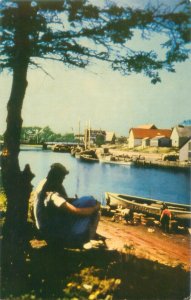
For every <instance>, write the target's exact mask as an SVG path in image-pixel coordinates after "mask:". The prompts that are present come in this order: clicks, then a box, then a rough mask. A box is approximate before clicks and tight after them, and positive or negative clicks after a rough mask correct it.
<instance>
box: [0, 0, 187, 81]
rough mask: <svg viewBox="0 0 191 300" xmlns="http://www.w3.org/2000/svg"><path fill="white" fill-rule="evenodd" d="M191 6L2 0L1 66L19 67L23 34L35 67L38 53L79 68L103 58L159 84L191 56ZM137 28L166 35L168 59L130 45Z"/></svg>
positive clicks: (147, 35)
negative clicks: (190, 46) (135, 6)
mask: <svg viewBox="0 0 191 300" xmlns="http://www.w3.org/2000/svg"><path fill="white" fill-rule="evenodd" d="M189 5H190V4H189V1H181V2H180V3H179V4H178V5H177V6H176V7H175V8H173V9H170V8H165V7H163V6H161V7H160V6H158V7H152V6H151V5H150V6H149V5H148V6H147V8H145V9H132V8H130V7H118V6H117V5H116V4H110V5H108V6H105V7H103V8H99V7H98V6H96V5H92V4H90V3H88V1H83V0H74V1H69V0H68V1H64V0H58V1H50V0H48V1H41V0H36V1H32V0H29V1H20V0H15V1H9V2H7V1H6V0H2V1H1V3H0V8H1V26H2V36H1V47H0V54H1V59H0V61H1V68H2V69H4V68H9V69H13V68H14V65H15V63H16V56H17V47H18V45H19V43H18V38H20V37H25V38H26V41H27V46H28V48H27V49H28V54H27V55H28V58H29V61H30V65H31V66H36V67H40V65H39V64H38V63H37V62H36V61H35V58H36V57H38V58H42V59H52V60H57V61H61V62H63V63H64V64H66V65H69V66H72V65H73V66H77V67H85V66H86V65H87V64H88V63H89V61H90V60H91V59H98V60H104V61H107V62H108V63H110V64H111V67H112V68H113V70H118V71H120V72H121V73H122V74H124V75H128V74H131V73H143V74H144V75H146V76H148V77H149V78H151V82H152V83H154V84H155V83H156V82H159V81H160V80H161V79H160V76H159V73H158V71H159V70H161V69H166V70H167V71H170V72H174V62H182V61H185V60H186V59H187V58H188V54H189V50H188V48H187V44H188V43H189V41H190V28H189V15H190V7H189ZM23 24H24V26H23ZM135 30H139V31H140V32H141V33H142V37H143V38H146V39H150V38H151V37H152V35H151V33H157V34H163V35H166V41H165V42H164V43H163V45H161V47H162V48H163V49H164V51H166V56H165V57H164V59H163V60H162V59H160V57H159V55H158V50H159V49H153V51H143V50H142V49H140V50H135V49H130V48H129V46H128V41H129V40H131V39H133V37H134V34H135ZM87 40H88V41H89V42H87ZM20 42H21V43H22V40H21V41H20ZM25 46H26V45H25Z"/></svg>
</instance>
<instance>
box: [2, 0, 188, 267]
mask: <svg viewBox="0 0 191 300" xmlns="http://www.w3.org/2000/svg"><path fill="white" fill-rule="evenodd" d="M0 8H1V26H2V34H1V45H0V54H1V58H0V60H1V69H5V68H8V69H9V70H10V71H11V72H12V74H13V82H12V89H11V94H10V98H9V101H8V105H7V111H8V113H7V128H6V131H5V134H4V148H3V151H2V155H1V166H2V179H3V186H4V189H5V193H6V196H7V212H6V220H5V224H4V231H3V243H4V244H5V245H8V246H7V247H6V246H5V249H6V251H5V250H4V252H3V253H4V256H3V260H4V261H7V266H12V267H14V266H15V269H14V270H17V271H18V269H19V268H20V267H18V265H20V262H21V260H22V258H23V256H22V255H21V253H23V251H22V249H23V244H24V243H23V241H25V240H26V236H25V232H26V225H27V209H28V199H29V196H30V193H31V190H32V186H31V179H32V177H33V174H32V173H31V171H30V167H29V166H28V165H27V166H26V167H25V169H24V170H23V171H21V169H20V166H19V160H18V155H19V148H20V135H21V127H22V118H21V111H22V105H23V100H24V97H25V91H26V88H27V85H28V82H27V71H28V68H29V67H37V68H42V67H41V65H40V61H41V59H45V60H47V59H51V60H55V61H59V62H62V63H64V64H66V65H69V66H74V67H80V68H84V67H86V66H87V65H88V63H89V62H90V61H91V60H95V59H97V60H100V61H106V62H108V63H109V64H110V65H111V67H112V69H113V70H118V71H120V72H121V73H122V74H124V75H128V74H131V73H143V74H145V75H146V76H148V77H149V78H150V79H151V82H152V83H157V82H159V81H160V76H159V71H160V70H162V69H166V70H167V71H170V72H174V71H175V70H174V63H175V62H182V61H185V60H186V59H187V58H188V49H187V43H188V42H189V37H190V31H189V26H188V25H189V13H190V11H189V1H181V2H180V4H179V5H177V6H176V7H174V8H173V9H167V8H165V7H163V6H159V7H152V6H151V5H150V6H147V7H146V8H145V9H132V8H130V7H118V6H117V5H114V4H113V5H110V6H107V7H101V8H100V7H97V6H94V5H92V4H91V3H89V2H87V1H83V0H77V1H76V0H72V1H71V0H70V1H67V0H65V1H64V0H55V1H50V0H48V1H46V0H34V1H32V0H27V1H25V0H15V1H13V0H12V1H6V0H2V1H1V3H0ZM136 30H140V31H141V33H142V37H143V38H147V39H150V38H152V35H151V34H152V33H158V34H164V35H166V37H167V39H166V42H165V43H164V44H163V45H161V47H162V48H163V49H164V51H165V54H166V55H165V56H164V59H161V58H160V57H159V56H158V55H157V49H153V51H148V52H146V51H143V50H142V49H140V50H135V49H131V48H129V46H128V41H129V40H131V39H132V38H133V36H134V33H135V31H136ZM155 50H156V51H155ZM37 58H38V60H37ZM44 71H45V70H44ZM45 72H46V71H45ZM5 265H6V264H5Z"/></svg>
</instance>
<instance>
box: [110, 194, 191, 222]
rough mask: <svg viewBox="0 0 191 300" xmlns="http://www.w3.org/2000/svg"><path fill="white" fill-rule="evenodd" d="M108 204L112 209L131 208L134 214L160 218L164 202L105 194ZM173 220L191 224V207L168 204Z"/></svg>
mask: <svg viewBox="0 0 191 300" xmlns="http://www.w3.org/2000/svg"><path fill="white" fill-rule="evenodd" d="M105 198H106V203H107V205H109V206H111V207H120V208H130V209H132V210H133V211H134V212H138V213H143V214H148V215H151V216H155V217H157V218H159V217H160V214H161V208H162V204H163V202H164V201H161V200H155V199H150V198H142V197H136V196H131V195H125V194H115V193H109V192H106V193H105ZM165 203H166V204H167V205H168V208H169V209H170V211H171V213H172V216H173V219H175V220H179V221H183V222H186V223H189V224H190V222H191V205H186V204H178V203H171V202H166V201H165Z"/></svg>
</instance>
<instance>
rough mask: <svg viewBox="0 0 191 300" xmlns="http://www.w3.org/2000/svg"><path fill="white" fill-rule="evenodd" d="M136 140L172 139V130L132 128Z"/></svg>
mask: <svg viewBox="0 0 191 300" xmlns="http://www.w3.org/2000/svg"><path fill="white" fill-rule="evenodd" d="M130 131H132V132H133V135H134V138H136V139H144V138H146V137H149V138H151V139H152V138H154V137H157V136H162V137H167V138H170V136H171V133H172V130H171V129H143V128H131V130H130Z"/></svg>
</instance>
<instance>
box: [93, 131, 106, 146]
mask: <svg viewBox="0 0 191 300" xmlns="http://www.w3.org/2000/svg"><path fill="white" fill-rule="evenodd" d="M95 143H96V145H97V146H98V147H100V146H101V145H103V144H104V143H105V136H104V135H103V134H97V135H96V141H95Z"/></svg>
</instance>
